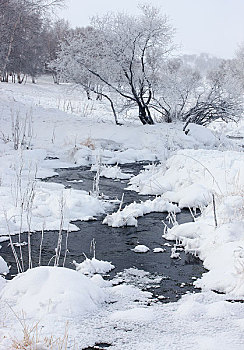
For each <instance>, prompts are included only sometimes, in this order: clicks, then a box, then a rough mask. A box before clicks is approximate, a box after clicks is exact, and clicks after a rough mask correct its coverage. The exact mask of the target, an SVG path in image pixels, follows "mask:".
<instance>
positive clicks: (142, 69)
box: [54, 6, 173, 124]
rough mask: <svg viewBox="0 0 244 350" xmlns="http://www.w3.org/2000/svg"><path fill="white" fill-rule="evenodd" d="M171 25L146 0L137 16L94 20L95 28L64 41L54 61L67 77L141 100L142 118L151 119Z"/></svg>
mask: <svg viewBox="0 0 244 350" xmlns="http://www.w3.org/2000/svg"><path fill="white" fill-rule="evenodd" d="M172 36H173V30H172V28H171V26H170V24H169V23H168V20H167V18H166V16H162V15H161V14H160V11H159V10H158V9H156V8H154V7H152V6H142V7H141V14H140V15H139V16H137V17H134V16H130V15H127V14H124V13H120V14H109V15H106V16H104V17H96V18H93V20H92V28H88V29H86V31H83V32H82V33H78V34H77V35H74V37H72V38H71V39H70V40H69V41H67V40H66V41H65V42H64V43H63V45H62V50H61V51H60V53H59V55H58V59H57V60H56V62H55V64H54V66H55V67H56V69H57V70H58V71H59V73H60V74H61V75H62V76H64V77H65V78H66V80H68V81H73V82H75V83H78V84H81V85H82V86H84V87H86V88H87V89H88V90H91V91H97V92H98V91H99V89H100V90H101V92H102V94H104V95H106V96H107V98H108V99H109V100H110V102H111V103H112V100H113V95H114V94H115V95H116V94H117V95H119V96H120V97H121V98H122V99H123V100H124V101H125V102H124V103H125V104H129V105H130V106H131V107H132V106H137V108H138V111H139V119H140V121H141V122H142V123H143V124H153V123H154V121H153V118H152V116H151V107H152V104H153V97H154V93H155V91H154V88H155V86H156V85H157V82H158V77H159V72H160V70H161V69H162V66H163V63H164V61H165V59H166V57H167V55H168V54H169V53H170V52H171V50H172Z"/></svg>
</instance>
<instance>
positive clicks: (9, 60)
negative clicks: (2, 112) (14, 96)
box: [0, 0, 68, 83]
mask: <svg viewBox="0 0 244 350" xmlns="http://www.w3.org/2000/svg"><path fill="white" fill-rule="evenodd" d="M62 3H63V0H1V1H0V80H1V81H2V82H8V81H9V79H11V80H12V81H13V82H18V83H22V82H23V81H24V80H25V78H26V77H27V76H31V77H32V80H33V82H34V81H35V78H36V77H37V76H38V75H39V74H42V73H43V72H44V71H45V70H46V69H47V66H48V62H50V61H51V60H53V59H55V57H56V53H57V51H58V45H59V42H60V41H61V40H63V39H64V37H65V34H66V32H67V30H68V24H67V23H66V22H65V21H63V20H60V21H57V22H55V23H53V22H52V21H51V20H50V17H51V13H52V12H53V11H54V10H55V8H57V7H59V6H61V5H62Z"/></svg>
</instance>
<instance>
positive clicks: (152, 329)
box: [0, 78, 244, 350]
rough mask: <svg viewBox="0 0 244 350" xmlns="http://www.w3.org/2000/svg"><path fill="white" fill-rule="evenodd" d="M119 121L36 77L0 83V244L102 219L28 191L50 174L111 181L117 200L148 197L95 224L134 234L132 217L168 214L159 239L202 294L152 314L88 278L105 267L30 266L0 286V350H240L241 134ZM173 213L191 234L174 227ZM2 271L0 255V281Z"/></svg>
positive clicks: (91, 202) (63, 196) (140, 297)
mask: <svg viewBox="0 0 244 350" xmlns="http://www.w3.org/2000/svg"><path fill="white" fill-rule="evenodd" d="M119 118H120V120H119V121H120V122H121V123H122V124H123V125H122V126H116V125H115V124H114V121H113V117H112V114H111V112H110V111H109V109H106V107H105V106H104V105H103V104H102V102H99V101H94V100H91V101H88V100H87V99H86V98H85V96H84V95H83V93H82V91H80V90H78V89H75V88H74V87H72V86H70V85H53V84H52V83H51V82H49V81H48V79H47V78H45V79H44V78H43V79H40V80H39V81H38V83H37V84H36V85H32V84H29V83H27V84H25V85H23V86H22V85H21V86H20V85H17V84H16V85H15V84H4V83H1V84H0V244H1V242H3V241H6V240H7V241H8V240H9V241H10V243H11V235H16V234H17V235H19V237H20V242H21V232H34V231H42V230H43V231H44V234H45V230H46V231H47V230H69V231H74V230H77V227H76V226H75V225H73V224H70V221H72V220H76V219H79V220H90V219H94V218H96V216H98V215H100V214H102V213H106V212H107V211H108V209H109V210H111V208H113V207H112V204H111V203H108V202H107V201H105V200H103V198H98V197H97V196H95V194H93V195H91V194H90V193H88V192H86V191H78V190H74V189H71V188H65V187H64V186H63V185H61V184H54V183H51V182H41V180H40V179H41V178H45V177H51V176H53V175H55V170H54V169H55V168H58V167H63V168H69V167H76V166H79V165H86V166H91V167H92V170H93V171H94V173H96V171H97V170H98V168H99V169H100V176H105V177H107V178H111V182H112V181H114V179H116V180H118V179H124V180H125V179H127V181H129V184H128V187H127V190H128V191H136V192H138V193H140V194H142V195H153V196H155V198H154V199H151V200H145V201H142V202H141V203H131V204H130V205H128V206H126V207H125V208H123V209H122V210H117V209H116V208H115V207H114V212H113V213H112V214H109V215H107V216H106V217H105V219H104V224H107V225H108V226H112V227H119V226H126V225H128V226H136V225H137V220H140V216H143V215H145V214H147V213H150V212H153V211H157V212H168V213H169V219H170V220H169V221H170V223H171V225H169V223H168V222H165V223H162V235H163V236H164V237H165V238H166V239H168V240H176V241H178V242H180V243H181V244H182V245H183V246H184V247H185V250H186V252H189V253H190V254H194V255H197V256H198V257H200V259H201V260H202V261H203V264H204V267H205V268H206V269H207V270H208V271H207V272H206V273H204V274H203V276H202V278H200V279H199V280H196V281H195V282H194V283H195V285H196V287H200V288H201V289H202V292H201V293H197V294H190V293H189V294H187V295H185V296H184V297H183V298H182V299H181V300H180V301H178V302H177V303H168V304H162V303H160V302H158V300H155V299H153V298H152V295H151V294H150V293H149V292H145V291H142V290H140V289H139V288H138V287H135V286H133V285H130V284H118V283H116V281H114V283H112V282H111V281H110V282H108V281H105V280H104V279H103V278H102V276H101V275H99V274H100V273H108V272H109V271H110V270H112V269H113V268H114V266H113V265H112V263H113V262H111V263H110V262H105V261H98V260H96V259H92V260H89V259H86V260H85V261H84V262H83V263H82V264H78V263H76V270H77V271H74V270H71V269H67V268H63V267H58V266H56V267H44V266H42V267H36V268H33V269H30V270H28V271H26V272H24V273H22V274H19V275H18V276H17V277H15V278H14V279H13V280H11V281H6V280H5V279H4V278H2V277H0V315H1V316H0V349H1V350H7V349H53V350H55V349H85V348H86V347H88V346H94V345H95V344H96V343H98V344H99V343H101V344H102V343H104V344H108V345H110V347H109V349H117V350H120V349H125V350H129V349H138V350H139V349H152V350H156V349H158V350H159V349H160V350H162V349H164V350H177V349H181V348H183V349H202V350H218V349H221V350H230V349H231V350H235V349H236V350H237V349H238V350H240V349H244V336H243V333H244V316H243V315H244V303H241V302H240V301H243V300H244V154H243V150H244V148H243V143H244V139H243V138H244V123H240V124H238V125H234V124H233V125H231V124H229V125H226V124H222V123H215V124H214V125H212V126H211V127H210V128H209V129H206V128H203V127H200V126H196V125H189V132H188V134H187V135H186V134H185V133H184V132H183V131H182V125H181V124H180V123H178V124H175V123H173V124H156V125H153V126H142V125H140V124H139V123H138V121H137V120H136V119H135V118H134V116H133V115H131V116H129V115H127V116H120V117H119ZM230 136H231V137H236V138H233V139H232V138H230ZM15 148H16V149H15ZM137 161H148V164H149V165H148V166H146V167H145V168H144V170H143V171H142V172H141V173H140V174H138V175H137V176H134V177H131V174H124V173H123V172H122V171H121V169H120V167H119V165H120V164H125V163H133V162H137ZM89 190H90V189H88V190H87V191H89ZM183 208H190V210H191V212H192V216H193V217H194V221H193V222H192V223H185V224H180V225H179V224H178V223H177V221H176V220H175V217H176V216H175V214H176V213H178V212H180V210H181V209H183ZM197 212H198V213H199V212H201V215H200V216H199V215H196V213H197ZM168 225H169V227H167V226H168ZM108 229H110V228H109V227H108ZM111 239H113V238H112V236H111ZM146 248H147V247H143V249H142V247H139V248H138V249H137V252H139V253H140V254H143V253H146V251H147V249H146ZM16 249H17V247H16ZM173 249H174V248H172V258H177V255H174V254H177V253H175V252H174V251H173ZM17 252H18V253H19V250H17ZM135 253H136V250H135ZM56 254H57V252H56ZM54 255H55V252H54ZM50 258H51V257H50ZM125 258H126V257H125ZM24 263H25V265H27V263H28V262H24ZM21 268H22V261H21V259H20V269H21ZM8 271H9V266H8V261H6V262H5V261H4V260H3V259H2V258H1V249H0V274H2V275H4V274H6V273H8ZM162 298H163V296H162ZM234 301H238V302H234Z"/></svg>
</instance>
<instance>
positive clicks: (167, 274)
mask: <svg viewBox="0 0 244 350" xmlns="http://www.w3.org/2000/svg"><path fill="white" fill-rule="evenodd" d="M120 167H121V169H122V171H123V172H125V173H133V174H138V173H139V171H140V170H141V169H142V168H143V164H140V163H136V164H125V165H121V166H120ZM56 172H57V173H58V174H59V175H58V176H55V177H52V178H48V179H46V180H45V181H48V182H56V183H62V184H64V185H65V186H66V187H72V188H74V189H77V190H86V191H89V190H91V189H92V185H93V179H94V175H95V173H93V172H91V171H90V170H89V168H87V167H78V168H77V167H76V168H69V169H56ZM79 180H82V182H81V181H79ZM72 181H74V182H72ZM126 183H127V181H115V180H112V179H107V178H103V177H101V178H100V184H99V188H100V193H103V194H104V195H106V196H108V197H109V199H115V198H119V199H120V198H121V197H122V194H123V193H124V203H123V206H125V205H127V204H130V203H131V202H133V201H137V202H139V201H140V200H143V201H144V200H146V199H148V198H153V197H152V196H151V197H150V196H140V195H138V194H137V193H136V192H133V191H125V190H124V188H125V187H126ZM115 210H116V208H115V207H114V208H113V210H112V211H115ZM167 215H168V214H167V213H151V214H147V215H145V216H144V217H142V218H139V219H138V227H121V228H111V227H108V226H107V225H103V224H102V220H103V219H104V216H105V215H102V216H100V217H98V218H97V220H93V221H79V220H77V221H75V222H72V223H74V224H75V225H76V226H77V227H78V228H79V231H75V232H71V233H70V234H69V237H68V250H69V251H68V254H67V258H66V262H65V266H66V267H68V268H72V269H74V268H75V267H74V264H73V263H72V262H73V260H76V262H78V263H81V262H82V261H83V260H84V255H83V253H85V254H86V255H87V257H88V258H92V256H93V253H92V252H91V251H90V246H91V241H92V239H95V241H96V258H97V259H99V260H106V261H110V262H112V264H113V265H115V269H114V270H112V271H111V272H110V273H109V275H107V276H105V278H107V279H114V281H115V283H123V282H127V283H131V284H134V285H138V286H139V287H140V288H141V289H143V290H148V291H150V292H152V293H153V296H154V297H155V298H158V297H159V300H160V301H162V302H172V301H177V300H178V299H179V298H180V297H181V295H183V294H186V293H187V292H193V291H195V292H197V291H198V290H197V289H196V288H194V286H193V282H194V280H195V279H196V278H199V277H200V276H201V275H202V273H203V272H204V271H205V270H204V268H203V266H202V262H201V261H200V260H199V259H198V258H196V257H195V256H193V255H191V254H185V253H184V251H183V250H179V253H180V259H171V258H170V255H171V248H172V247H173V245H174V243H175V242H171V241H166V240H165V239H163V238H162V234H163V228H164V225H163V223H162V220H164V221H166V216H167ZM177 221H178V222H179V223H184V222H189V221H192V216H191V214H190V212H189V211H188V210H182V212H181V213H180V214H177ZM57 236H58V232H57V231H48V232H45V234H44V240H43V245H42V265H47V264H48V263H49V261H50V258H51V257H52V256H53V255H54V254H55V251H54V250H55V247H56V246H57ZM65 237H66V232H64V233H63V240H65ZM13 241H15V242H17V241H18V237H17V235H16V236H13ZM22 241H27V235H26V234H23V236H22ZM31 241H32V259H33V266H37V265H38V259H39V249H40V242H41V233H40V232H36V233H34V234H33V235H32V236H31ZM138 244H143V245H146V246H148V247H149V248H150V251H149V252H147V253H135V252H133V251H132V250H131V249H132V248H134V247H135V246H136V245H138ZM165 244H166V245H165ZM1 245H2V249H1V255H2V257H3V258H4V259H5V260H6V261H7V263H8V264H9V265H11V269H10V274H8V275H7V278H12V277H13V276H14V275H16V273H17V271H16V264H15V261H14V257H13V254H12V251H11V247H10V246H9V242H2V243H1ZM63 245H64V244H63ZM154 248H163V249H165V251H164V252H163V253H154V252H153V249H154ZM22 249H23V253H24V261H28V251H27V246H23V247H22ZM64 249H65V247H64V246H63V250H62V255H61V257H63V256H64ZM179 249H181V248H180V247H179ZM52 263H53V262H51V264H52ZM62 264H63V258H62V259H61V264H60V265H62ZM159 277H161V278H159ZM116 281H117V282H116Z"/></svg>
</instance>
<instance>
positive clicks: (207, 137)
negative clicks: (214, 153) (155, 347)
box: [185, 123, 219, 148]
mask: <svg viewBox="0 0 244 350" xmlns="http://www.w3.org/2000/svg"><path fill="white" fill-rule="evenodd" d="M185 131H186V133H187V135H189V136H192V137H193V138H194V139H195V140H196V141H198V142H200V143H202V144H203V145H205V146H211V147H213V148H214V147H216V146H217V145H219V140H218V138H217V137H216V136H215V135H214V134H213V132H212V131H211V130H209V129H208V128H206V127H204V126H202V125H197V124H193V123H190V124H188V125H187V128H186V130H185Z"/></svg>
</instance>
